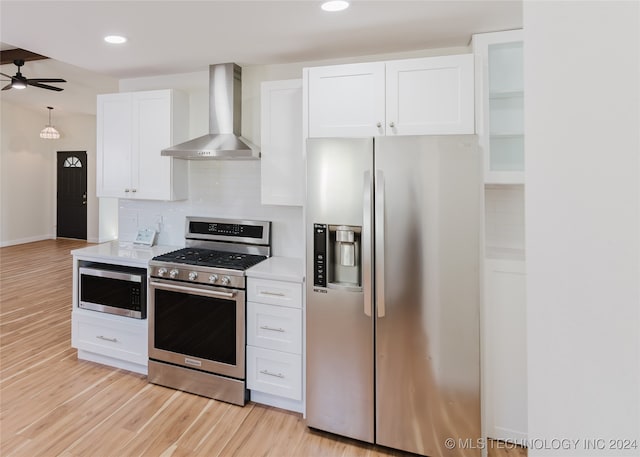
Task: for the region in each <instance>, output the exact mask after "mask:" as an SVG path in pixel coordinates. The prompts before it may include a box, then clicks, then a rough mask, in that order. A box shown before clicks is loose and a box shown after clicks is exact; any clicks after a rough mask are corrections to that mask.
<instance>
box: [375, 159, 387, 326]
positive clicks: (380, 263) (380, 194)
mask: <svg viewBox="0 0 640 457" xmlns="http://www.w3.org/2000/svg"><path fill="white" fill-rule="evenodd" d="M374 197H375V227H376V237H375V243H376V309H377V313H378V317H384V316H385V312H386V310H385V302H384V219H385V218H384V175H383V174H382V171H380V170H376V182H375V196H374Z"/></svg>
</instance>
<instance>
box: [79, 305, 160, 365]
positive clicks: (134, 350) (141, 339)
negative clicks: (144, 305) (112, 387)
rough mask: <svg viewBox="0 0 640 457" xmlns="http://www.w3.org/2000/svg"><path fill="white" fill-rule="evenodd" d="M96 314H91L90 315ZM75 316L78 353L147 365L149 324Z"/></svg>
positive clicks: (123, 318)
mask: <svg viewBox="0 0 640 457" xmlns="http://www.w3.org/2000/svg"><path fill="white" fill-rule="evenodd" d="M90 312H91V313H93V312H92V311H90ZM93 314H97V316H96V317H94V316H86V315H74V317H73V325H74V327H75V328H74V338H73V345H74V346H75V347H76V348H78V349H83V350H85V351H89V352H93V353H96V354H102V355H106V356H109V357H113V358H116V359H120V360H126V361H129V362H134V363H139V364H143V365H146V364H147V354H148V348H147V345H148V342H147V335H148V333H147V330H146V323H147V321H146V320H143V321H138V320H134V323H133V324H130V323H129V322H127V320H132V319H130V318H126V317H120V318H119V320H117V319H108V318H103V317H101V316H100V315H99V313H97V312H96V313H93Z"/></svg>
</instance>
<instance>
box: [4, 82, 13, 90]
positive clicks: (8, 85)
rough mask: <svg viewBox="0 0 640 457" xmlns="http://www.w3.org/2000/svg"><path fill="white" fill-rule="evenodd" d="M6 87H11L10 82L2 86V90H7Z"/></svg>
mask: <svg viewBox="0 0 640 457" xmlns="http://www.w3.org/2000/svg"><path fill="white" fill-rule="evenodd" d="M8 89H11V83H9V84H7V85H6V86H4V87H3V88H2V90H8Z"/></svg>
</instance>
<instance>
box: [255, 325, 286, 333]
mask: <svg viewBox="0 0 640 457" xmlns="http://www.w3.org/2000/svg"><path fill="white" fill-rule="evenodd" d="M260 328H261V329H262V330H271V331H272V332H280V333H284V331H285V330H284V329H283V328H275V327H269V326H268V325H261V326H260Z"/></svg>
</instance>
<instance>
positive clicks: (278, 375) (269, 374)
mask: <svg viewBox="0 0 640 457" xmlns="http://www.w3.org/2000/svg"><path fill="white" fill-rule="evenodd" d="M260 373H262V374H266V375H267V376H273V377H274V378H280V379H284V375H283V374H282V373H271V372H270V371H267V370H260Z"/></svg>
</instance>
